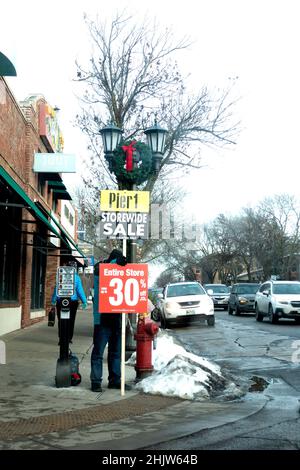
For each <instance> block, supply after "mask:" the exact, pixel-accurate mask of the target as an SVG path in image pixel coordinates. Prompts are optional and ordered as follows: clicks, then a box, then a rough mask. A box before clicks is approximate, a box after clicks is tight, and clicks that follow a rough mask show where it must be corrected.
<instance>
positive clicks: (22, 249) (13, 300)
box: [0, 76, 84, 335]
mask: <svg viewBox="0 0 300 470" xmlns="http://www.w3.org/2000/svg"><path fill="white" fill-rule="evenodd" d="M62 147H63V140H62V136H61V134H60V130H59V127H58V125H57V119H56V116H55V110H53V109H52V108H51V107H50V106H49V105H48V104H47V102H46V101H45V98H44V97H43V96H42V95H35V96H31V97H29V98H28V99H26V100H25V101H23V102H21V103H17V101H16V100H15V98H14V96H13V94H12V92H11V90H10V89H9V87H8V85H7V83H6V81H5V80H4V78H3V77H1V76H0V224H1V230H0V335H1V334H5V333H7V332H9V331H13V330H16V329H19V328H23V327H26V326H29V325H31V324H32V323H34V322H36V321H38V320H40V319H42V318H44V317H45V315H46V313H47V311H48V308H49V304H50V300H51V293H52V290H53V286H54V282H55V275H56V269H57V267H58V266H59V264H60V261H61V259H62V257H65V256H72V257H73V258H75V259H76V260H77V262H78V263H79V264H81V265H84V255H83V253H82V252H80V250H79V249H78V247H77V245H76V224H77V219H76V211H75V209H74V207H73V206H72V204H71V203H70V199H71V197H70V195H69V194H68V192H67V190H66V187H65V186H64V184H63V182H62V178H61V174H60V172H59V168H61V166H60V164H58V165H57V159H61V160H62V161H63V160H64V158H65V157H64V154H63V153H62ZM67 157H68V156H66V158H67ZM45 163H46V165H45ZM47 165H48V169H47ZM43 168H44V169H43Z"/></svg>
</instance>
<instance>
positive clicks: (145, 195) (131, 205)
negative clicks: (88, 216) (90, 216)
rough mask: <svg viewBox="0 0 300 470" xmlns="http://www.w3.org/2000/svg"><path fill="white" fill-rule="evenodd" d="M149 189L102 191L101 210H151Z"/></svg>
mask: <svg viewBox="0 0 300 470" xmlns="http://www.w3.org/2000/svg"><path fill="white" fill-rule="evenodd" d="M149 200H150V193H149V191H117V190H115V191H111V190H107V189H105V190H103V191H100V210H101V211H108V212H110V211H112V212H146V213H148V212H149Z"/></svg>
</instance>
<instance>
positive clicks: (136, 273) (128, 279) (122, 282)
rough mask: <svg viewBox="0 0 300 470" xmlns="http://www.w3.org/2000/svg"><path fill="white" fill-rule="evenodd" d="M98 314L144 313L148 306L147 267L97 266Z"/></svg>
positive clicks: (134, 265)
mask: <svg viewBox="0 0 300 470" xmlns="http://www.w3.org/2000/svg"><path fill="white" fill-rule="evenodd" d="M99 268H100V269H99V311H100V313H123V312H124V313H145V312H147V306H148V265H147V264H135V263H132V264H126V266H119V265H118V264H109V263H103V264H100V265H99Z"/></svg>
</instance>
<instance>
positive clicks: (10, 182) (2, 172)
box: [0, 166, 66, 244]
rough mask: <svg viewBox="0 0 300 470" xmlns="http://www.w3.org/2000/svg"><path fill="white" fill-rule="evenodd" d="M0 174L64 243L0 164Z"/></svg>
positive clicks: (29, 208) (32, 211) (35, 214)
mask: <svg viewBox="0 0 300 470" xmlns="http://www.w3.org/2000/svg"><path fill="white" fill-rule="evenodd" d="M0 176H2V178H3V179H4V180H5V181H6V183H7V184H8V185H9V186H10V187H11V188H12V189H13V190H14V191H15V192H16V193H17V194H18V196H19V197H20V198H21V199H22V201H23V202H24V203H25V204H26V206H28V210H30V212H31V213H32V214H33V215H34V216H36V217H38V218H39V219H40V220H41V221H42V222H43V223H44V224H45V225H46V226H47V227H48V229H49V230H50V231H51V232H52V233H54V234H55V235H56V236H57V237H58V238H60V239H61V240H62V241H63V242H64V244H66V241H65V240H64V238H63V237H62V236H61V235H60V234H59V232H58V231H57V230H56V229H55V228H54V227H53V226H52V225H51V224H50V222H49V220H48V219H47V218H46V217H45V216H44V214H43V213H42V211H41V210H40V209H39V208H38V207H37V206H36V204H35V203H34V202H33V201H32V200H31V199H30V197H29V196H27V194H26V193H25V191H24V190H23V189H22V188H21V186H19V185H18V183H16V182H15V180H14V179H13V178H12V177H11V176H10V175H9V174H8V173H7V171H6V170H5V169H4V168H3V167H2V166H0Z"/></svg>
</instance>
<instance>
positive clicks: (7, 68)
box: [0, 52, 17, 77]
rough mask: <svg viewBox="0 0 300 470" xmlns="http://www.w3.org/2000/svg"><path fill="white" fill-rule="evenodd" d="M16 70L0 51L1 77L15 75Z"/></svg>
mask: <svg viewBox="0 0 300 470" xmlns="http://www.w3.org/2000/svg"><path fill="white" fill-rule="evenodd" d="M16 75H17V72H16V69H15V67H14V65H13V64H12V63H11V61H10V60H9V59H8V58H7V57H6V56H5V55H4V54H2V52H0V76H1V77H16Z"/></svg>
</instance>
